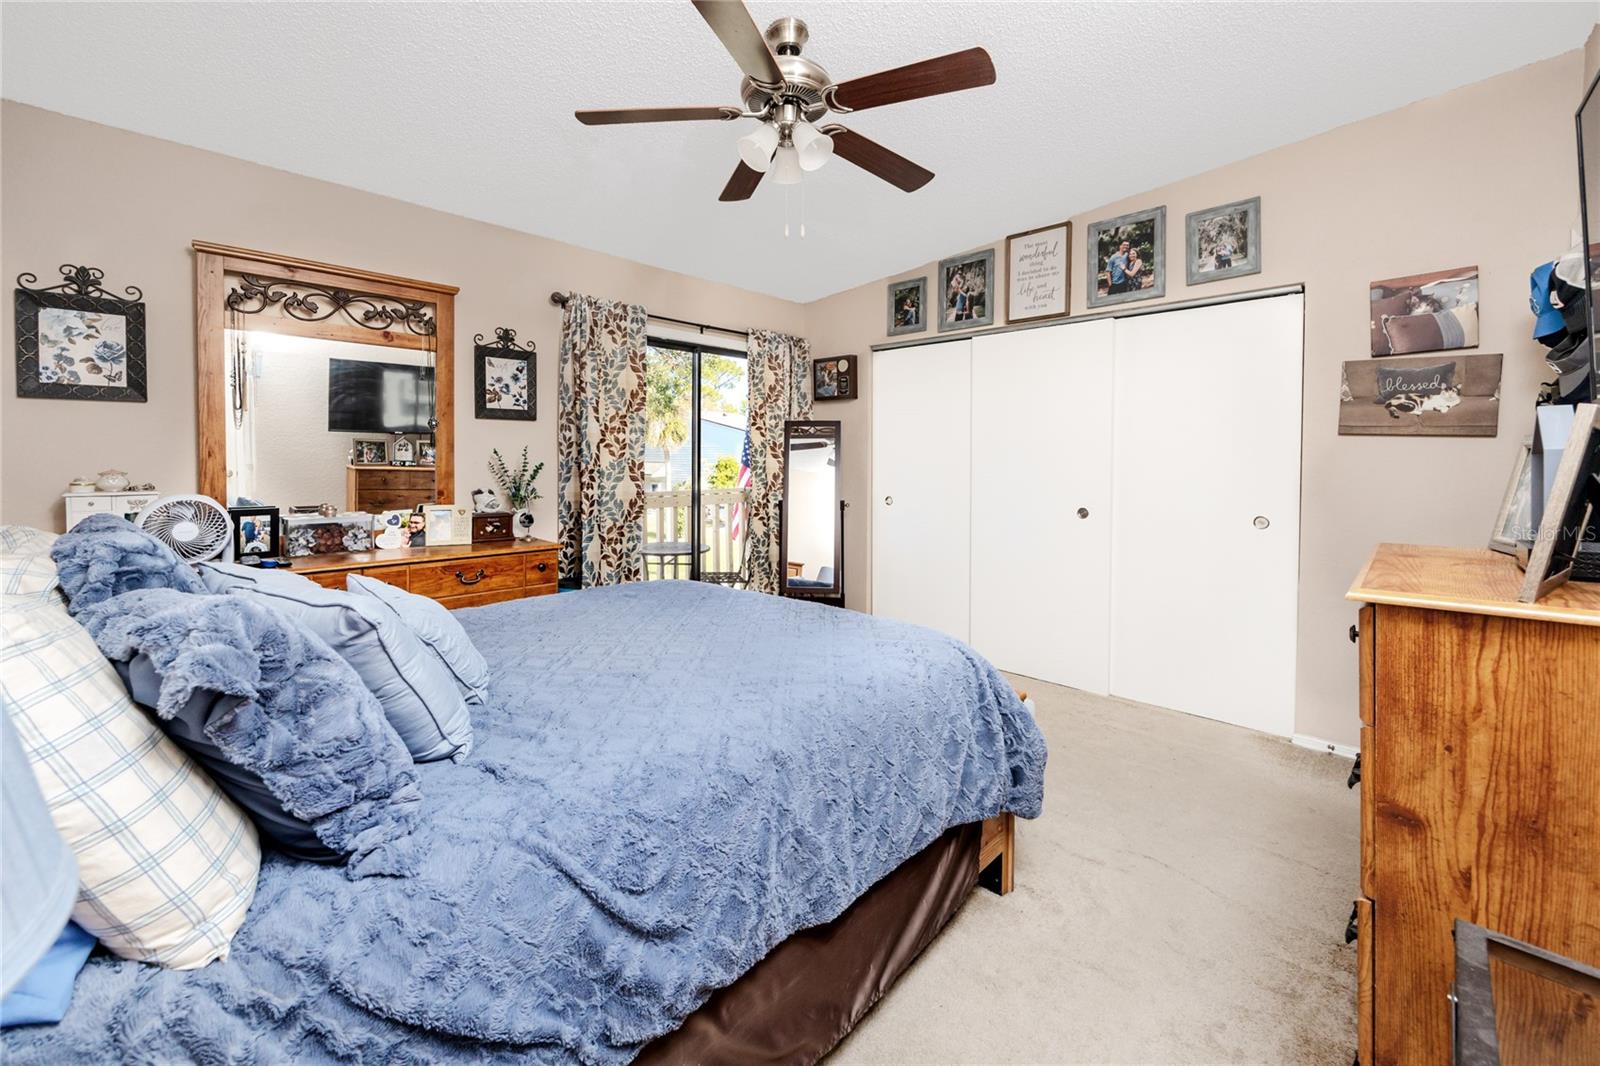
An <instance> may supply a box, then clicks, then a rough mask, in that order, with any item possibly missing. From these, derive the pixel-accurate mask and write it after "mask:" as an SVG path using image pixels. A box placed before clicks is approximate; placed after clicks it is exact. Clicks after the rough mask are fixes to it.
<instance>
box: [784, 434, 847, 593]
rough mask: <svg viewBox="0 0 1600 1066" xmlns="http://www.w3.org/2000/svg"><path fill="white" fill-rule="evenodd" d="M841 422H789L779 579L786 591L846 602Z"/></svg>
mask: <svg viewBox="0 0 1600 1066" xmlns="http://www.w3.org/2000/svg"><path fill="white" fill-rule="evenodd" d="M839 437H840V423H838V422H836V421H834V422H827V421H816V420H814V419H807V420H799V421H789V422H785V423H784V424H783V518H782V524H781V526H780V527H779V539H778V567H779V569H778V580H779V581H780V582H782V584H781V586H780V590H781V591H782V593H783V595H785V596H792V597H794V598H796V599H806V600H820V601H822V602H824V603H828V604H831V605H833V606H835V607H843V606H844V507H843V505H842V501H841V500H840V498H839V469H840V467H839V447H840V440H839Z"/></svg>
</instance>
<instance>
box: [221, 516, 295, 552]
mask: <svg viewBox="0 0 1600 1066" xmlns="http://www.w3.org/2000/svg"><path fill="white" fill-rule="evenodd" d="M228 520H229V521H230V522H232V523H233V557H234V558H235V559H238V560H240V561H241V562H242V561H244V560H246V559H250V558H252V557H253V558H256V559H275V558H277V557H278V556H279V555H281V554H282V552H281V551H279V549H278V509H277V508H276V507H230V508H228Z"/></svg>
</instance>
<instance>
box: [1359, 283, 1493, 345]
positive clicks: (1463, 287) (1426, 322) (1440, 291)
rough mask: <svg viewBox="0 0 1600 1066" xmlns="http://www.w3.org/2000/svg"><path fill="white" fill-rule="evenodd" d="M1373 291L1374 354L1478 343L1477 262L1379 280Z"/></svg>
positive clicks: (1371, 317) (1371, 325)
mask: <svg viewBox="0 0 1600 1066" xmlns="http://www.w3.org/2000/svg"><path fill="white" fill-rule="evenodd" d="M1368 296H1369V299H1370V302H1371V311H1370V321H1369V323H1368V326H1369V331H1370V333H1371V334H1372V354H1373V356H1374V357H1378V356H1385V355H1411V354H1413V353H1415V352H1448V351H1454V350H1455V349H1457V348H1476V347H1477V346H1478V268H1477V267H1476V266H1464V267H1455V268H1454V269H1451V270H1434V271H1430V272H1429V273H1426V274H1411V275H1409V276H1407V277H1403V278H1386V279H1384V280H1383V281H1374V282H1373V283H1372V284H1371V286H1370V287H1369V288H1368Z"/></svg>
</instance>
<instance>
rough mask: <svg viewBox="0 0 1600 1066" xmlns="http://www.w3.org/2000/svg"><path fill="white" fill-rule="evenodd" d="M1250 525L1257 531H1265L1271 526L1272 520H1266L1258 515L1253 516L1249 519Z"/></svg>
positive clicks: (1265, 517) (1266, 518) (1262, 515)
mask: <svg viewBox="0 0 1600 1066" xmlns="http://www.w3.org/2000/svg"><path fill="white" fill-rule="evenodd" d="M1250 524H1251V525H1253V526H1255V527H1256V528H1257V529H1266V528H1267V527H1268V526H1270V525H1272V519H1270V518H1268V517H1267V516H1266V515H1264V514H1258V515H1256V516H1255V518H1253V519H1251V521H1250Z"/></svg>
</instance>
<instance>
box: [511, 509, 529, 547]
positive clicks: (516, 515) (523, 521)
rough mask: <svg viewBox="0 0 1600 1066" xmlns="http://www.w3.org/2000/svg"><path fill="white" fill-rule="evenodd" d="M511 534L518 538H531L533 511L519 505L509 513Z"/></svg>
mask: <svg viewBox="0 0 1600 1066" xmlns="http://www.w3.org/2000/svg"><path fill="white" fill-rule="evenodd" d="M511 535H512V536H514V537H516V538H517V539H518V540H533V539H534V538H533V511H532V509H531V508H527V507H519V508H517V509H516V511H514V512H513V513H512V515H511Z"/></svg>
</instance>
